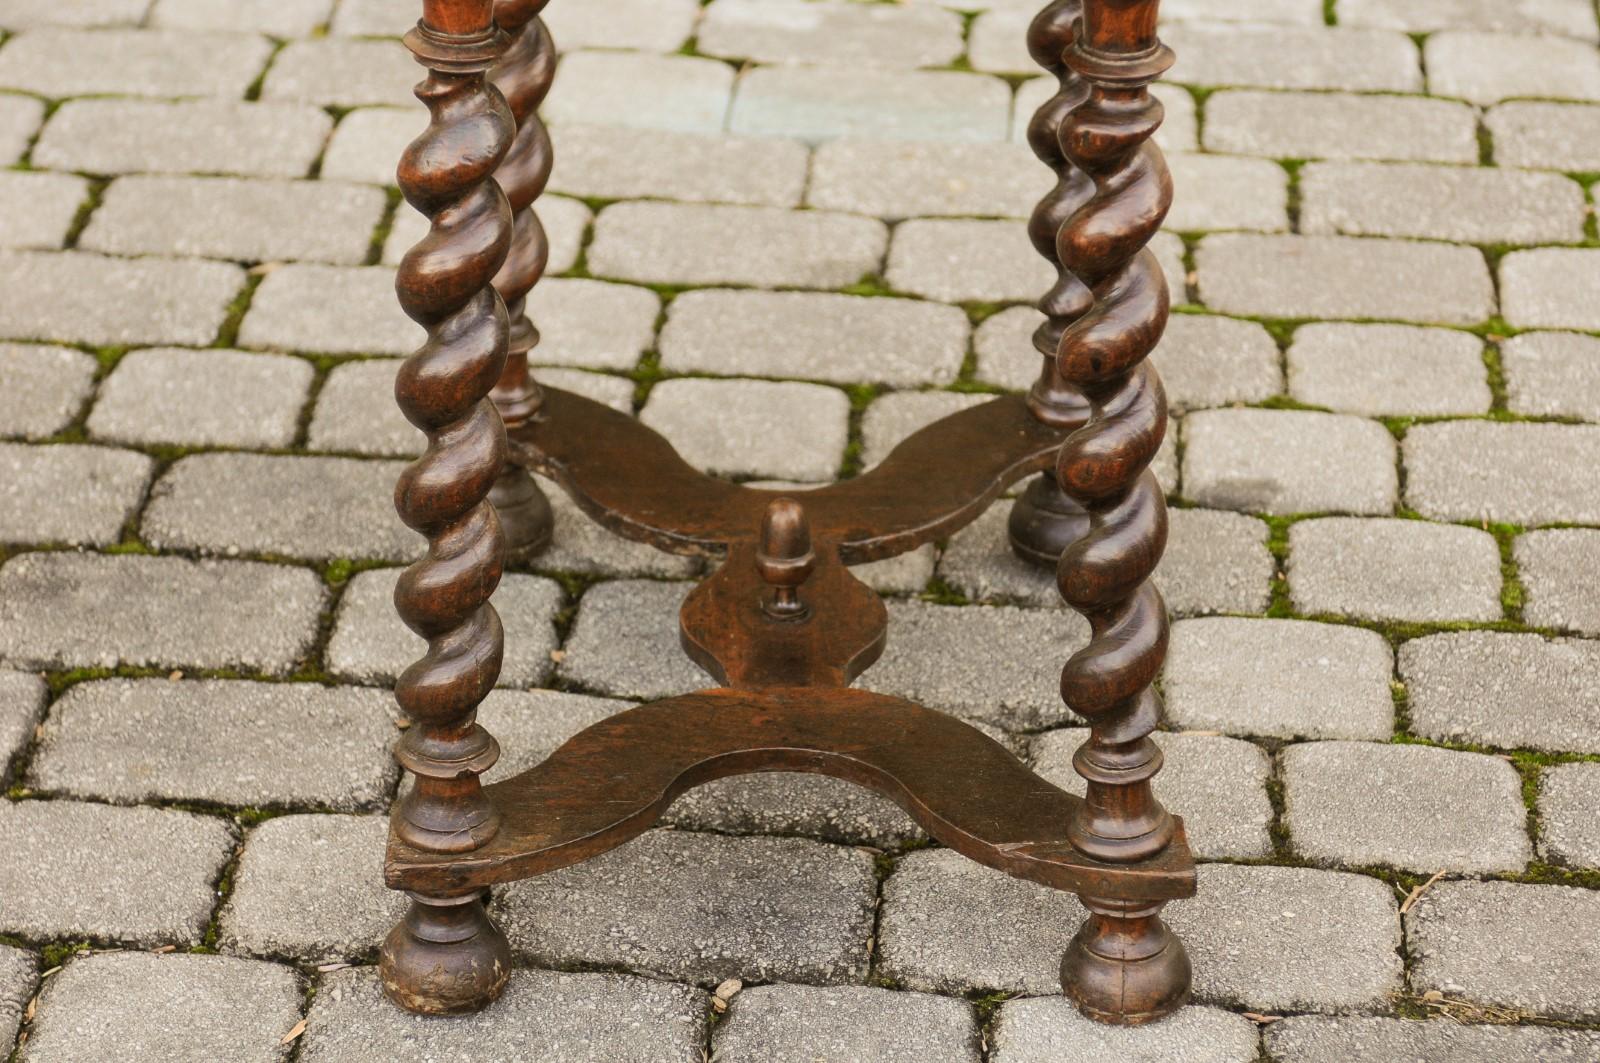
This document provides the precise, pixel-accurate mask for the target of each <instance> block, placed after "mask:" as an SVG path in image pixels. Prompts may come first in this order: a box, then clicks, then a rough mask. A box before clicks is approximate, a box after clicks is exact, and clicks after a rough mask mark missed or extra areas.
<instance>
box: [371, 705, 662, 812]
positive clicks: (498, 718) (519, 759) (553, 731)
mask: <svg viewBox="0 0 1600 1063" xmlns="http://www.w3.org/2000/svg"><path fill="white" fill-rule="evenodd" d="M631 708H633V702H631V701H621V700H618V699H616V698H596V697H591V696H589V695H587V694H568V693H565V692H563V691H557V690H494V691H491V692H490V693H489V696H488V697H487V698H485V699H484V701H483V704H482V705H480V706H479V707H478V722H479V723H481V724H483V726H484V727H485V728H486V729H487V730H488V732H489V733H490V734H492V735H494V736H495V738H496V739H497V740H498V741H499V743H500V759H499V760H498V761H496V762H495V765H494V767H492V768H490V769H489V770H488V771H487V772H485V773H484V775H483V781H484V782H485V783H492V782H499V781H500V780H502V779H509V778H511V777H512V776H515V775H520V774H522V773H523V772H525V771H527V770H528V769H529V768H532V767H533V766H535V765H536V764H538V763H539V762H540V761H542V760H544V759H545V758H546V757H548V756H549V755H550V754H551V753H553V752H555V751H556V748H557V747H559V746H560V745H561V744H562V743H563V742H565V741H566V740H567V739H569V738H571V737H572V736H573V735H575V734H577V733H578V732H579V731H582V730H583V729H584V728H586V727H589V726H590V725H591V724H595V723H598V722H600V721H601V720H603V719H605V718H606V717H607V716H611V715H613V714H615V713H618V712H622V711H623V710H625V709H631ZM409 786H410V780H409V779H408V780H407V781H406V782H404V783H403V784H402V791H403V790H404V789H405V788H406V787H409Z"/></svg>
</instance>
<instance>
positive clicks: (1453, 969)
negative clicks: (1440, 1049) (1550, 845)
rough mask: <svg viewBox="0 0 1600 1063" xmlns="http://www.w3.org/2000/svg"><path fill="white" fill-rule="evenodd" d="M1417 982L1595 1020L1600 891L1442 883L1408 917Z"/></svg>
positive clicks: (1453, 993)
mask: <svg viewBox="0 0 1600 1063" xmlns="http://www.w3.org/2000/svg"><path fill="white" fill-rule="evenodd" d="M1406 942H1407V945H1408V946H1409V948H1410V951H1411V954H1412V956H1413V957H1414V958H1415V961H1416V962H1415V966H1414V967H1413V969H1412V983H1413V985H1415V986H1416V988H1417V989H1419V990H1423V991H1426V990H1429V989H1437V990H1439V991H1441V992H1443V993H1444V994H1445V995H1446V996H1449V997H1457V998H1461V999H1466V1000H1470V1001H1473V1002H1476V1003H1483V1004H1492V1005H1495V1006H1498V1007H1503V1008H1514V1009H1517V1010H1520V1011H1529V1012H1533V1013H1534V1014H1537V1015H1542V1016H1546V1017H1549V1018H1555V1019H1569V1020H1576V1021H1580V1022H1591V1023H1592V1022H1594V1021H1595V1017H1596V1016H1600V994H1597V992H1596V987H1595V984H1594V981H1593V979H1590V978H1585V977H1577V976H1576V974H1577V972H1580V971H1589V970H1593V969H1594V965H1595V963H1596V962H1597V961H1600V894H1596V893H1595V892H1594V891H1593V890H1585V889H1575V888H1573V887H1569V886H1523V885H1517V884H1515V883H1510V882H1442V883H1439V884H1438V885H1436V886H1435V887H1434V888H1433V889H1431V890H1429V891H1428V892H1427V893H1425V894H1424V895H1423V896H1422V899H1421V900H1419V901H1418V902H1417V905H1416V907H1414V908H1412V909H1411V912H1410V914H1409V915H1408V916H1407V917H1406Z"/></svg>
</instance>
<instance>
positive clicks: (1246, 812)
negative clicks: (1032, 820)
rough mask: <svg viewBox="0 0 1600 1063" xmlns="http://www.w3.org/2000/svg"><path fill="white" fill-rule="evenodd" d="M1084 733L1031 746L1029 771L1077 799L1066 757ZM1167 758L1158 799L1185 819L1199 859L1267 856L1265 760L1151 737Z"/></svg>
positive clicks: (1232, 744)
mask: <svg viewBox="0 0 1600 1063" xmlns="http://www.w3.org/2000/svg"><path fill="white" fill-rule="evenodd" d="M1088 736H1089V732H1088V731H1087V730H1086V729H1083V728H1070V729H1067V730H1063V731H1051V732H1050V733H1048V734H1045V735H1040V736H1039V737H1037V738H1035V739H1034V740H1033V742H1032V748H1033V766H1034V770H1035V771H1037V772H1038V773H1039V774H1040V775H1042V776H1044V777H1045V778H1046V779H1048V780H1049V781H1051V782H1053V783H1055V784H1056V785H1057V786H1059V787H1061V788H1062V789H1063V790H1070V791H1071V792H1072V793H1075V794H1077V795H1079V796H1080V797H1081V796H1082V795H1083V791H1084V782H1083V779H1082V778H1080V777H1079V775H1078V773H1077V772H1076V771H1075V770H1073V767H1072V754H1073V753H1074V752H1075V751H1076V750H1077V748H1078V747H1079V746H1080V745H1082V744H1083V741H1084V739H1085V738H1087V737H1088ZM1154 737H1155V743H1156V745H1158V746H1160V747H1161V752H1162V753H1163V754H1164V755H1165V757H1166V763H1165V765H1164V766H1163V767H1162V769H1161V774H1160V775H1159V776H1158V777H1157V778H1156V781H1155V789H1156V796H1157V797H1159V798H1160V799H1161V803H1162V804H1164V805H1166V806H1167V808H1168V809H1169V810H1171V811H1172V812H1174V813H1176V814H1177V815H1180V816H1182V817H1183V821H1184V827H1185V830H1186V831H1187V833H1188V835H1189V844H1190V845H1192V846H1194V850H1195V855H1196V856H1197V857H1199V858H1200V859H1201V860H1255V859H1260V858H1262V857H1266V856H1270V855H1272V838H1271V836H1270V835H1269V834H1268V828H1269V827H1270V826H1271V824H1272V802H1271V801H1269V800H1268V799H1267V778H1268V776H1270V775H1271V774H1272V769H1271V764H1270V763H1269V761H1268V760H1267V754H1266V753H1265V752H1263V751H1262V750H1261V749H1260V747H1258V746H1255V745H1252V744H1250V743H1249V742H1242V741H1240V740H1239V739H1237V738H1224V737H1222V736H1221V735H1211V734H1167V733H1158V734H1156V735H1155V736H1154Z"/></svg>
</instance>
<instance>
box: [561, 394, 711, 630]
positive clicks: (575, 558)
mask: <svg viewBox="0 0 1600 1063" xmlns="http://www.w3.org/2000/svg"><path fill="white" fill-rule="evenodd" d="M545 375H546V378H547V379H549V374H545ZM540 484H541V486H542V487H543V489H544V493H545V495H546V496H547V497H548V498H549V499H550V506H551V509H553V510H554V511H555V522H554V528H553V530H552V532H551V544H550V546H549V547H548V548H547V549H546V550H545V552H544V553H542V554H540V555H539V556H538V557H537V558H535V559H534V561H533V564H534V565H535V566H536V567H537V568H539V569H540V570H542V571H545V572H559V573H564V574H571V575H579V576H653V577H656V578H658V579H683V578H685V577H687V576H691V575H693V574H694V573H696V572H697V571H699V569H700V559H699V558H695V557H681V556H678V555H675V554H666V553H662V552H661V551H659V550H657V549H655V548H654V547H652V546H649V545H647V544H645V543H640V542H634V541H633V540H631V539H624V538H622V537H621V536H619V535H615V534H613V533H612V532H609V531H607V530H605V529H604V528H602V527H601V526H600V525H598V524H596V523H595V522H594V520H593V519H592V518H591V517H589V516H588V515H587V514H586V513H584V512H583V511H582V510H580V509H579V508H578V506H577V503H575V502H573V501H572V500H571V499H569V498H568V497H567V495H566V492H564V491H562V490H561V489H560V488H559V487H557V486H556V485H555V484H553V483H550V482H548V481H544V480H541V481H540ZM676 616H677V612H676V609H675V608H674V610H673V612H672V618H675V617H676ZM672 618H669V619H670V620H671V623H674V624H675V623H676V620H675V619H672ZM672 630H676V628H673V629H672ZM673 637H674V638H676V636H673ZM673 645H676V642H674V643H673Z"/></svg>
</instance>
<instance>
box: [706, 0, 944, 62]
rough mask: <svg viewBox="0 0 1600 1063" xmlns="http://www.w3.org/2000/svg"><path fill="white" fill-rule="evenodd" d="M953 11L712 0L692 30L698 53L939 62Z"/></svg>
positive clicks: (822, 0)
mask: <svg viewBox="0 0 1600 1063" xmlns="http://www.w3.org/2000/svg"><path fill="white" fill-rule="evenodd" d="M961 30H962V27H961V19H960V18H958V17H957V16H956V15H955V14H954V13H952V12H949V11H942V10H939V9H938V8H934V7H914V6H909V5H908V6H903V7H902V6H865V7H864V6H862V5H860V4H853V3H846V2H841V0H819V2H807V0H715V2H714V3H711V4H708V5H707V6H706V9H705V16H704V17H703V18H702V19H701V20H700V26H699V29H698V31H697V32H696V35H695V38H696V49H697V50H698V51H699V52H700V53H701V54H702V55H715V56H721V57H724V58H728V59H746V60H753V61H755V62H760V63H801V64H832V65H837V66H845V67H849V68H851V69H852V70H861V69H864V68H870V67H919V66H944V65H946V64H947V63H949V62H950V61H952V60H953V59H955V58H956V57H957V56H958V55H960V54H961V51H962V40H961V36H962V34H961Z"/></svg>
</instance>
